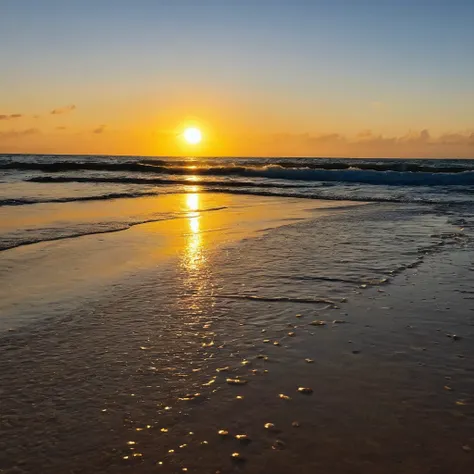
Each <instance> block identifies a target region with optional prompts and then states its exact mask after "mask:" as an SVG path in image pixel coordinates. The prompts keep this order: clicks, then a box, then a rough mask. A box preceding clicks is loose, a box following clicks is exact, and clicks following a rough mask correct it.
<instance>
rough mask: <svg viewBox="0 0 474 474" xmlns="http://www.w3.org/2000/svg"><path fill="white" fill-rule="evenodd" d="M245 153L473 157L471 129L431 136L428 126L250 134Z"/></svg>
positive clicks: (269, 154) (473, 133) (473, 147)
mask: <svg viewBox="0 0 474 474" xmlns="http://www.w3.org/2000/svg"><path fill="white" fill-rule="evenodd" d="M248 148H249V149H248V151H247V150H245V152H246V153H247V154H249V155H251V154H254V153H255V150H258V153H260V154H262V155H263V154H264V155H266V156H284V155H287V156H328V157H329V156H340V157H394V158H396V157H400V158H403V157H405V158H408V157H419V158H422V157H427V158H429V157H432V158H443V157H452V158H455V157H460V158H461V157H463V158H474V132H473V131H471V130H469V131H465V132H460V133H444V134H441V135H438V136H433V135H432V134H431V133H430V132H429V130H427V129H422V130H419V131H413V130H410V131H408V132H407V133H405V134H401V135H398V136H387V135H383V134H377V133H374V132H373V131H372V130H362V131H360V132H359V133H357V134H355V135H353V136H349V135H343V134H341V133H325V134H309V133H301V134H297V133H296V134H291V133H279V134H275V135H269V136H266V137H261V138H258V137H254V140H253V142H252V141H249V147H248Z"/></svg>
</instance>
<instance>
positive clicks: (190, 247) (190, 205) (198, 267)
mask: <svg viewBox="0 0 474 474" xmlns="http://www.w3.org/2000/svg"><path fill="white" fill-rule="evenodd" d="M185 204H186V210H187V211H188V212H187V221H188V229H189V231H188V232H187V233H186V234H185V245H184V254H183V258H182V262H181V265H182V268H183V272H184V275H185V284H186V286H187V287H188V289H189V290H190V291H192V292H193V293H196V292H199V291H200V289H202V287H203V283H204V273H205V272H203V270H204V268H203V267H204V265H205V263H206V262H205V256H204V243H203V238H202V229H201V216H200V214H199V212H198V210H199V194H198V193H191V194H187V195H186V203H185Z"/></svg>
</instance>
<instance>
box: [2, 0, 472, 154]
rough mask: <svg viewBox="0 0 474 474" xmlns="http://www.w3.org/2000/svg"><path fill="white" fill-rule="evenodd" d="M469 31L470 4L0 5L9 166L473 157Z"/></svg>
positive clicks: (122, 0)
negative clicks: (62, 158) (77, 161)
mask: <svg viewBox="0 0 474 474" xmlns="http://www.w3.org/2000/svg"><path fill="white" fill-rule="evenodd" d="M473 24H474V2H473V1H472V0H447V1H445V0H429V1H428V0H410V1H408V0H393V1H388V0H238V1H237V0H220V1H218V0H133V1H131V0H100V1H98V0H34V1H32V0H0V64H1V74H0V153H1V152H3V153H58V154H61V153H72V154H75V153H79V154H126V155H155V156H157V155H158V156H167V155H186V156H194V155H195V156H206V155H211V156H220V155H225V156H229V155H233V156H347V157H434V158H441V157H453V158H454V157H459V158H474V53H473V51H474V28H473V27H472V25H473ZM187 126H196V127H198V128H200V129H201V131H202V133H203V140H202V142H201V143H200V144H199V145H194V146H191V145H189V144H186V143H185V142H184V141H183V140H182V139H181V135H180V134H181V133H182V131H183V129H184V128H186V127H187Z"/></svg>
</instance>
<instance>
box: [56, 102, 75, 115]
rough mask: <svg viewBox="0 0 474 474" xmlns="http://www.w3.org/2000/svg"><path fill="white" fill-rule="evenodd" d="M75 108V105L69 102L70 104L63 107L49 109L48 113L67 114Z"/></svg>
mask: <svg viewBox="0 0 474 474" xmlns="http://www.w3.org/2000/svg"><path fill="white" fill-rule="evenodd" d="M74 110H76V106H75V105H73V104H71V105H65V106H64V107H59V108H57V109H53V110H51V112H50V114H51V115H62V114H68V113H70V112H72V111H74Z"/></svg>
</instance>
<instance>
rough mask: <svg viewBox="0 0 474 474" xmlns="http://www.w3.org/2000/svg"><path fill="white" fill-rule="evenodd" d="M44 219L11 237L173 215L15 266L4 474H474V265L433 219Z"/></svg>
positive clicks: (177, 198) (211, 201)
mask: <svg viewBox="0 0 474 474" xmlns="http://www.w3.org/2000/svg"><path fill="white" fill-rule="evenodd" d="M39 206H41V205H39ZM44 207H45V211H44V212H38V209H36V211H35V212H34V213H32V212H31V211H29V210H28V209H26V208H23V209H25V211H24V214H21V212H20V213H18V212H15V213H10V219H11V221H8V222H7V220H3V222H5V223H6V224H5V226H6V227H7V226H8V225H11V226H12V227H17V226H18V225H19V224H18V222H19V221H20V220H21V222H22V223H23V225H24V226H25V227H28V228H30V229H31V228H33V227H34V225H35V223H37V224H38V226H39V227H42V228H44V227H47V226H48V225H50V226H51V225H52V224H51V223H54V222H57V221H58V219H63V220H64V219H68V220H71V221H74V220H75V219H81V218H82V216H87V217H88V218H90V219H91V220H93V221H94V222H97V219H98V218H102V217H103V216H110V215H113V213H116V214H117V215H119V214H122V215H123V213H127V214H128V215H137V214H138V212H137V210H138V209H140V210H141V212H142V214H146V215H147V216H148V215H149V212H148V211H149V210H150V209H159V211H160V213H161V217H162V216H163V215H164V213H166V215H167V216H168V217H167V218H166V219H163V220H159V221H157V222H150V223H145V224H140V225H133V226H131V227H130V228H129V229H128V230H122V231H115V232H108V233H100V234H93V235H86V236H81V237H77V238H68V239H62V240H56V241H50V242H42V243H38V244H31V245H23V246H19V247H17V248H14V249H11V250H7V251H4V252H3V254H2V265H1V270H2V281H3V282H7V285H6V286H5V285H2V296H1V299H0V301H1V313H2V318H1V324H2V333H1V336H0V338H1V346H0V367H1V370H2V384H1V387H0V398H1V412H0V416H1V418H0V420H1V423H0V432H1V436H0V469H1V472H4V473H20V472H24V473H33V472H42V473H65V472H67V473H75V474H78V473H104V472H110V473H122V472H123V473H126V472H134V473H135V472H136V473H152V472H167V473H168V472H169V473H175V472H176V473H178V472H196V473H217V472H221V473H226V472H249V473H262V472H275V473H288V472H301V473H308V474H309V473H314V472H319V471H321V472H334V473H359V472H360V473H362V472H364V473H374V474H375V473H380V472H384V473H402V472H403V473H445V472H451V473H467V472H469V471H470V467H471V466H472V454H471V449H472V448H473V446H474V438H473V427H474V424H473V423H474V418H473V415H474V412H473V406H474V405H473V400H472V393H473V391H474V373H473V372H472V360H473V356H474V353H473V348H472V344H470V341H472V337H473V327H474V326H473V312H472V311H473V309H474V308H473V306H472V294H473V291H474V290H473V288H472V283H471V280H472V276H471V275H472V270H473V268H472V250H471V247H470V245H469V244H468V242H469V241H468V238H467V237H466V235H465V234H463V231H461V230H460V229H459V227H456V228H454V227H453V226H452V225H449V226H448V225H447V224H446V221H445V219H441V218H440V217H439V215H437V214H436V212H432V211H431V210H430V211H429V212H428V211H427V210H426V209H425V208H422V209H420V208H419V206H416V205H406V206H400V205H394V204H368V205H365V204H363V203H351V202H335V201H332V202H328V201H310V202H309V201H306V200H298V199H290V198H272V197H258V198H256V197H255V196H251V197H250V196H236V195H233V196H232V195H225V194H200V193H189V194H176V195H167V196H159V197H144V198H139V199H135V200H133V202H127V200H123V199H122V200H112V201H107V202H106V203H105V204H97V203H89V202H87V203H78V204H76V203H73V204H67V205H64V204H61V205H58V208H57V209H56V208H55V207H54V205H44ZM4 209H5V208H4ZM23 209H21V211H23ZM4 212H5V211H4ZM59 212H60V215H59V216H58V213H59ZM171 215H172V217H170V216H171ZM142 217H143V216H142ZM147 218H148V217H147ZM158 218H159V217H158ZM15 219H18V220H17V221H15ZM137 219H138V217H137ZM99 220H100V219H99ZM394 221H396V222H397V226H396V228H395V227H393V224H392V223H393V222H394ZM81 222H82V221H81ZM48 223H49V224H48ZM448 228H449V232H447V230H448ZM443 233H444V234H443ZM349 236H350V237H349ZM348 242H351V245H348ZM354 242H357V245H356V244H355V243H354ZM31 262H35V264H34V265H32V264H31ZM25 288H27V289H28V292H27V294H25ZM300 388H304V389H308V390H299V389H300ZM306 391H307V392H308V393H305V392H306ZM239 435H246V436H240V439H239V438H238V436H239ZM236 436H237V438H236ZM233 453H238V454H235V455H234V457H232V455H233Z"/></svg>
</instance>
